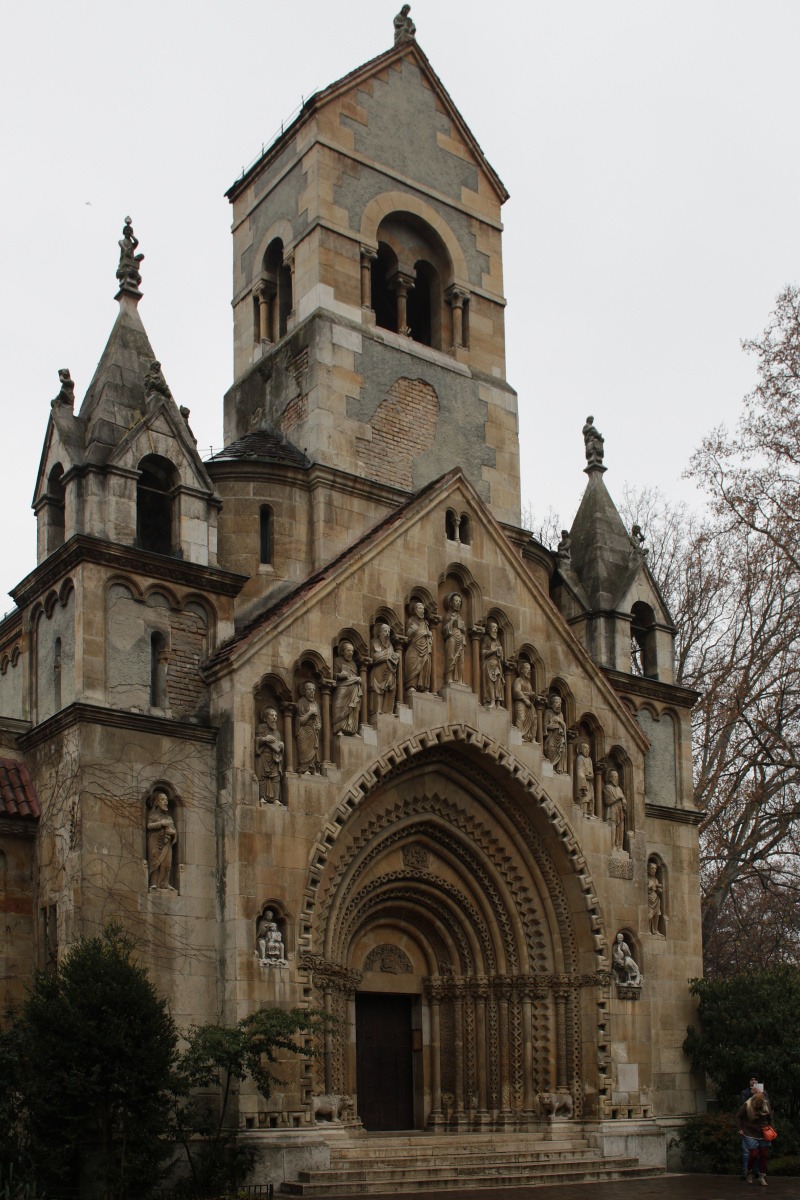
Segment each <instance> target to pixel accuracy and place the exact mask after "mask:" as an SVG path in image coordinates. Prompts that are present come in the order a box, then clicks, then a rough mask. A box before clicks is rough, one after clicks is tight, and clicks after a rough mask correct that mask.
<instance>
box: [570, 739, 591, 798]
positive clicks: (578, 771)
mask: <svg viewBox="0 0 800 1200" xmlns="http://www.w3.org/2000/svg"><path fill="white" fill-rule="evenodd" d="M574 795H575V803H576V804H580V806H581V808H582V809H583V811H584V812H585V813H586V815H587V816H591V814H592V813H593V812H594V763H593V762H592V758H591V748H590V746H589V743H588V742H587V741H585V740H583V739H582V740H581V741H579V742H578V744H577V746H576V747H575V792H574Z"/></svg>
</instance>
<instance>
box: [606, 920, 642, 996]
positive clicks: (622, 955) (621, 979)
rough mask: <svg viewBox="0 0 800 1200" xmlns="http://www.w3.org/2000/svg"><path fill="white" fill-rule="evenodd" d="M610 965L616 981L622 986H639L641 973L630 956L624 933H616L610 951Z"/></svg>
mask: <svg viewBox="0 0 800 1200" xmlns="http://www.w3.org/2000/svg"><path fill="white" fill-rule="evenodd" d="M611 966H612V968H613V971H614V978H615V979H616V981H617V983H619V984H622V985H623V986H624V987H639V986H640V984H641V982H642V979H643V975H642V973H641V971H640V970H639V968H638V967H637V965H636V963H635V962H634V961H633V959H632V958H631V951H630V947H629V945H628V943H627V942H626V941H625V935H624V934H623V933H618V934H617V936H616V939H615V941H614V948H613V950H612V951H611Z"/></svg>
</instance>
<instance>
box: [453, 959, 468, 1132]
mask: <svg viewBox="0 0 800 1200" xmlns="http://www.w3.org/2000/svg"><path fill="white" fill-rule="evenodd" d="M463 982H464V981H463V980H462V979H457V980H454V984H455V988H454V991H453V1040H454V1041H455V1047H454V1064H453V1065H454V1087H453V1092H454V1112H455V1118H456V1124H457V1125H463V1123H464V1057H465V1054H464V993H463V990H462V988H461V986H459V985H463Z"/></svg>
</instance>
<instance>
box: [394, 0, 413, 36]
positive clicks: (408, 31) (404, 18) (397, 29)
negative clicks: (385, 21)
mask: <svg viewBox="0 0 800 1200" xmlns="http://www.w3.org/2000/svg"><path fill="white" fill-rule="evenodd" d="M410 11H411V5H410V4H404V5H403V7H402V8H401V9H400V12H399V13H398V14H397V16H396V17H395V19H394V44H395V46H396V45H397V43H398V42H407V41H408V40H409V39H410V38H413V37H414V35H415V33H416V32H417V27H416V25H415V24H414V22H413V21H412V20H411V17H410V16H409V15H408V14H409V13H410Z"/></svg>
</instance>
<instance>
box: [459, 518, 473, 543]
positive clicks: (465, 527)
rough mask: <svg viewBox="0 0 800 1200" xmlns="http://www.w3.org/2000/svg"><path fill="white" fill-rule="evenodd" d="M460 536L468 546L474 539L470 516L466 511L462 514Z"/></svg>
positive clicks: (462, 541)
mask: <svg viewBox="0 0 800 1200" xmlns="http://www.w3.org/2000/svg"><path fill="white" fill-rule="evenodd" d="M459 537H460V538H461V543H462V545H464V546H468V545H469V544H470V541H471V539H472V530H471V529H470V521H469V517H468V516H467V514H466V513H462V514H461V525H460V528H459Z"/></svg>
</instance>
